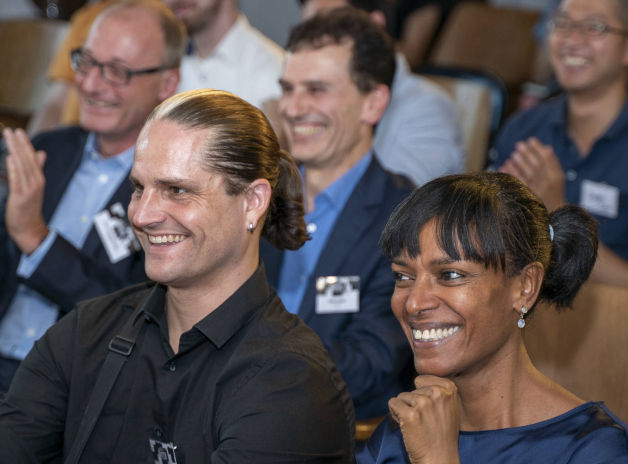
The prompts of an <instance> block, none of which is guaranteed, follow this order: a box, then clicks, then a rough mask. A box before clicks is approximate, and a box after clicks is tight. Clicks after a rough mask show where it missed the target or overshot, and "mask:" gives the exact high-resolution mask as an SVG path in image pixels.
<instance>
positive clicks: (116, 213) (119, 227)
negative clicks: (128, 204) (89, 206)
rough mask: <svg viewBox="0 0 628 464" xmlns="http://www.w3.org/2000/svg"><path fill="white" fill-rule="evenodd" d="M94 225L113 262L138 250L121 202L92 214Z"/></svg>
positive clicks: (138, 245) (137, 243)
mask: <svg viewBox="0 0 628 464" xmlns="http://www.w3.org/2000/svg"><path fill="white" fill-rule="evenodd" d="M94 226H95V227H96V231H97V232H98V236H99V237H100V241H101V242H102V244H103V246H104V247H105V250H106V251H107V256H109V261H111V262H112V263H113V264H115V263H117V262H118V261H121V260H123V259H124V258H126V257H127V256H129V255H130V254H131V253H134V252H136V251H139V249H140V244H139V242H138V241H137V238H135V234H134V233H133V229H131V225H130V224H129V223H128V221H127V219H126V212H125V211H124V207H123V206H122V204H121V203H115V204H113V205H111V207H110V208H109V209H103V210H102V211H101V212H100V213H98V214H97V215H96V216H94Z"/></svg>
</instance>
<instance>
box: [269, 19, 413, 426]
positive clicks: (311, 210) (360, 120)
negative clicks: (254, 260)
mask: <svg viewBox="0 0 628 464" xmlns="http://www.w3.org/2000/svg"><path fill="white" fill-rule="evenodd" d="M356 44H361V45H360V46H359V47H358V46H356ZM287 49H288V54H287V57H286V61H285V64H284V71H283V75H282V77H281V79H280V84H281V87H282V97H281V100H280V102H279V112H280V116H281V119H282V125H283V128H284V130H285V133H286V135H287V138H288V141H289V143H290V149H291V152H292V154H293V155H294V157H295V158H296V159H297V160H298V161H299V162H300V163H301V173H302V175H303V180H304V198H305V202H306V208H305V209H306V212H307V213H306V222H307V226H308V232H309V233H310V235H311V240H310V241H309V242H307V243H306V244H305V245H304V246H303V247H302V248H301V249H299V250H296V251H286V252H283V253H282V252H279V251H278V250H276V249H274V248H272V247H270V245H268V244H264V246H263V247H262V251H261V254H262V258H263V260H264V263H265V265H266V268H267V271H268V277H269V280H270V281H271V283H273V284H274V285H275V286H276V287H277V289H278V291H279V295H280V297H281V298H282V300H283V301H284V304H285V305H286V308H287V309H288V310H289V311H291V312H294V313H296V314H298V315H299V316H301V317H302V318H303V320H304V321H305V322H306V323H307V324H309V326H310V327H312V328H313V329H314V330H315V331H316V332H317V333H318V335H319V336H320V337H321V339H322V341H323V344H324V345H325V346H326V348H327V349H328V351H329V352H330V354H331V357H332V359H333V360H334V361H335V362H336V365H337V366H338V368H339V370H340V372H341V374H342V375H343V377H344V379H345V381H346V383H347V385H348V387H349V392H350V393H351V395H352V398H353V401H354V404H355V407H356V417H357V418H358V419H364V418H368V417H372V416H377V415H382V414H385V413H386V412H387V401H388V399H389V398H390V397H392V396H394V395H395V394H397V393H398V392H399V391H400V390H401V389H402V388H403V382H404V380H406V379H407V376H405V377H404V373H407V370H406V368H407V366H408V365H409V359H410V358H409V348H408V346H407V342H406V340H405V338H404V336H403V334H402V333H401V330H400V328H399V326H398V324H397V321H396V320H395V318H394V316H393V314H392V312H391V310H390V297H391V295H392V292H393V288H394V280H393V277H392V274H391V271H390V263H389V262H388V261H387V259H386V258H385V257H384V256H383V255H382V253H381V252H380V251H379V248H378V244H377V242H378V239H379V235H380V233H381V231H382V229H383V227H384V225H385V223H386V221H387V219H388V216H389V215H390V213H391V212H392V210H393V208H394V207H395V206H396V205H397V204H398V203H399V202H400V201H401V200H402V199H403V198H404V197H405V196H406V195H407V194H408V192H409V191H410V189H411V187H412V185H411V183H410V181H408V180H407V179H405V178H403V177H399V176H395V175H393V174H390V173H388V172H386V171H385V170H384V169H383V168H382V167H381V166H380V164H379V163H378V161H377V160H376V159H375V157H374V156H373V151H372V148H371V143H372V138H373V128H374V126H375V124H376V123H377V122H378V121H379V119H380V118H381V116H382V114H383V112H384V110H385V109H386V105H387V104H388V101H389V96H390V85H391V82H392V79H393V75H394V72H395V56H394V52H393V48H392V45H391V44H390V42H389V41H388V39H387V37H386V36H384V35H383V33H382V32H381V31H380V29H379V28H377V26H375V24H374V23H373V22H372V21H371V20H370V19H369V17H368V15H367V14H362V13H360V12H358V11H357V10H354V9H351V8H346V9H340V10H334V11H333V14H326V13H323V14H322V15H318V16H316V17H314V18H312V19H310V20H308V21H306V22H304V23H302V24H300V25H298V26H296V27H295V28H294V29H293V30H292V33H291V35H290V39H289V41H288V46H287ZM271 214H272V212H271Z"/></svg>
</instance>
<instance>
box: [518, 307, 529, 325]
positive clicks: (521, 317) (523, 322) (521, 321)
mask: <svg viewBox="0 0 628 464" xmlns="http://www.w3.org/2000/svg"><path fill="white" fill-rule="evenodd" d="M527 312H528V308H526V307H525V306H522V307H521V316H519V320H518V321H517V327H519V328H520V329H523V328H524V327H525V326H526V320H525V319H524V318H523V316H525V315H526V313H527Z"/></svg>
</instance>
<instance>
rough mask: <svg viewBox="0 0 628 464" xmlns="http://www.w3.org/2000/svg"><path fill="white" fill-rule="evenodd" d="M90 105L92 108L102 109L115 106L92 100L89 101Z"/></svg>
mask: <svg viewBox="0 0 628 464" xmlns="http://www.w3.org/2000/svg"><path fill="white" fill-rule="evenodd" d="M89 104H90V105H92V106H98V107H100V108H108V107H110V106H113V104H112V103H109V102H106V101H102V100H94V99H92V98H90V99H89Z"/></svg>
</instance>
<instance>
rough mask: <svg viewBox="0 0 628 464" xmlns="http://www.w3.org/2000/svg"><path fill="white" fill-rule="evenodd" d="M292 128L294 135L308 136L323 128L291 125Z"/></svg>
mask: <svg viewBox="0 0 628 464" xmlns="http://www.w3.org/2000/svg"><path fill="white" fill-rule="evenodd" d="M293 130H294V133H295V134H296V135H302V136H309V135H313V134H315V133H317V132H320V131H321V130H323V129H322V127H319V126H293Z"/></svg>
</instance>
